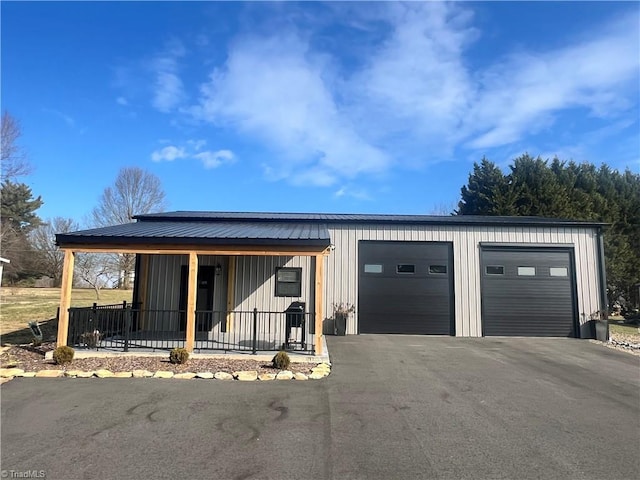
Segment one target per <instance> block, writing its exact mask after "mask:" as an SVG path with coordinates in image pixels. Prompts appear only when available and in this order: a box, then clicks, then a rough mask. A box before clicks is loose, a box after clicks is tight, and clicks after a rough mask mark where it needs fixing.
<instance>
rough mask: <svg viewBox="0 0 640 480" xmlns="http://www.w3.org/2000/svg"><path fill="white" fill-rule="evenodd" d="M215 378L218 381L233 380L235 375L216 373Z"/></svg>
mask: <svg viewBox="0 0 640 480" xmlns="http://www.w3.org/2000/svg"><path fill="white" fill-rule="evenodd" d="M213 377H214V378H215V379H216V380H233V375H231V374H230V373H227V372H216V373H215V375H214V376H213Z"/></svg>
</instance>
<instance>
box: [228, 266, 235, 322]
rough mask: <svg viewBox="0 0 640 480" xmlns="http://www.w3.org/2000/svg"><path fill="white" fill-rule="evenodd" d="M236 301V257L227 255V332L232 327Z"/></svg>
mask: <svg viewBox="0 0 640 480" xmlns="http://www.w3.org/2000/svg"><path fill="white" fill-rule="evenodd" d="M235 302H236V257H229V267H228V269H227V332H230V331H231V330H232V329H233V309H234V308H235Z"/></svg>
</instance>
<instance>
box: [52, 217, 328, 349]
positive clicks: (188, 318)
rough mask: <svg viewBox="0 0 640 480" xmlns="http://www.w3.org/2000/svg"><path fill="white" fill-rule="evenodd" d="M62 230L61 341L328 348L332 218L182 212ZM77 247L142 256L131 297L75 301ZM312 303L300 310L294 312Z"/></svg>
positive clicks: (105, 345) (111, 345)
mask: <svg viewBox="0 0 640 480" xmlns="http://www.w3.org/2000/svg"><path fill="white" fill-rule="evenodd" d="M135 218H136V220H137V221H136V222H135V223H129V224H124V225H117V226H113V227H105V228H100V229H94V230H86V231H79V232H71V233H66V234H59V235H57V236H56V239H57V244H58V246H59V247H60V248H61V249H62V250H63V251H64V252H65V258H64V270H63V277H62V289H61V299H60V318H59V322H58V345H67V344H68V345H71V346H73V347H74V348H80V349H95V348H99V349H103V350H110V351H120V352H126V351H130V350H132V351H155V350H169V349H171V348H174V347H184V348H185V349H187V351H189V352H194V351H195V352H207V351H210V350H217V351H226V352H249V353H255V352H258V351H273V350H279V349H280V348H282V346H283V345H284V347H285V349H288V350H290V351H296V352H301V353H308V354H315V355H322V353H323V352H322V348H323V347H322V345H323V343H322V341H321V340H322V339H321V336H322V323H323V320H324V313H323V297H324V268H325V257H326V256H327V255H329V254H330V245H331V241H330V238H329V233H328V231H327V229H326V226H325V225H317V224H311V223H308V222H304V221H297V220H293V221H286V222H281V221H277V220H276V219H274V218H271V217H264V218H262V217H261V218H255V219H249V220H247V219H244V218H242V217H240V216H239V217H238V218H232V219H227V218H224V219H222V218H218V217H217V216H213V217H211V216H209V215H207V214H199V213H191V212H188V215H186V214H184V213H182V212H174V213H170V214H149V215H142V216H138V217H135ZM78 253H88V254H97V255H102V254H109V255H121V256H122V255H130V256H135V284H134V293H133V304H132V305H126V304H125V305H116V306H113V305H111V306H108V305H107V306H101V307H99V306H97V305H96V306H95V307H93V308H84V309H80V308H74V307H73V306H72V299H71V286H72V284H73V273H74V263H75V257H76V254H78ZM293 303H299V304H302V305H304V309H303V311H302V312H298V316H297V317H296V318H294V317H291V316H290V315H291V314H290V313H287V312H286V310H287V309H288V307H289V306H290V305H291V304H293Z"/></svg>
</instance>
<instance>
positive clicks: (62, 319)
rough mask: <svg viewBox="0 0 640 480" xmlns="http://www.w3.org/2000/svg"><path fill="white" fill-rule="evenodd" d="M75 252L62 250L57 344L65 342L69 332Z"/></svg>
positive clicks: (64, 343)
mask: <svg viewBox="0 0 640 480" xmlns="http://www.w3.org/2000/svg"><path fill="white" fill-rule="evenodd" d="M75 255H76V254H75V252H73V251H71V250H65V251H64V264H63V267H62V285H60V313H59V316H58V346H59V347H60V346H62V345H66V344H67V336H68V334H69V307H70V306H71V289H72V287H73V264H74V260H75Z"/></svg>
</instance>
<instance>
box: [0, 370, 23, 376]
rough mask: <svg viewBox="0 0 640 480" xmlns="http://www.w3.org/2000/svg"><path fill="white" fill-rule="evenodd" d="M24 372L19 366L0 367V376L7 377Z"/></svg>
mask: <svg viewBox="0 0 640 480" xmlns="http://www.w3.org/2000/svg"><path fill="white" fill-rule="evenodd" d="M23 373H24V370H22V369H21V368H0V377H1V378H8V377H18V376H20V375H21V374H23Z"/></svg>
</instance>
